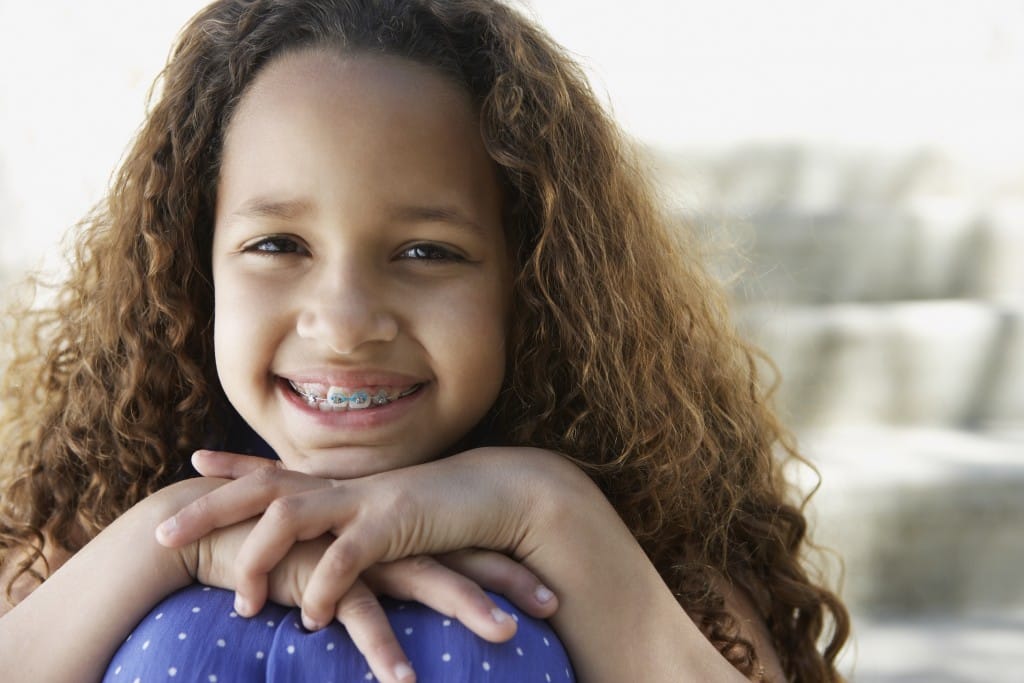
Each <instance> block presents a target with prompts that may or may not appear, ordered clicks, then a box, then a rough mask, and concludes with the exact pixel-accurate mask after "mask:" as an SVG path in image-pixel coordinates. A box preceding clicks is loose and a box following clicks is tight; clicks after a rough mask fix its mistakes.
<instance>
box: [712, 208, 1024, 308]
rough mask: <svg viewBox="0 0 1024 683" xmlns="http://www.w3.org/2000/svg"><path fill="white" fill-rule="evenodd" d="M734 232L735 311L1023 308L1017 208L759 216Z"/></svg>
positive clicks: (1023, 238) (764, 212)
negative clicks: (870, 305) (759, 307)
mask: <svg viewBox="0 0 1024 683" xmlns="http://www.w3.org/2000/svg"><path fill="white" fill-rule="evenodd" d="M698 220H703V219H701V218H698ZM726 229H727V230H728V229H729V228H728V227H727V228H726ZM734 231H735V232H736V233H737V234H738V235H739V239H738V240H737V241H738V243H739V245H738V253H737V257H738V258H739V259H744V261H743V262H739V261H734V263H733V265H732V266H731V267H732V268H733V269H734V272H735V273H736V276H735V277H734V278H732V280H733V283H734V291H735V293H736V296H737V298H738V299H739V300H741V301H744V302H759V301H772V302H786V303H810V304H822V303H835V302H855V301H865V302H879V301H903V300H917V299H983V300H990V301H1001V302H1005V303H1011V302H1014V301H1016V302H1024V201H1022V202H1020V203H1019V205H1011V204H1009V203H1006V204H1004V205H1001V206H988V207H978V206H973V205H971V204H970V203H969V202H965V201H956V200H942V199H936V198H933V199H929V200H917V201H914V202H912V203H908V204H903V205H873V206H872V205H861V206H857V207H839V208H834V209H832V210H830V211H827V212H796V211H792V210H786V209H770V208H767V209H766V208H762V209H759V210H757V211H755V212H753V213H751V214H749V215H747V216H745V217H744V218H743V219H742V222H741V223H737V225H736V227H735V228H734Z"/></svg>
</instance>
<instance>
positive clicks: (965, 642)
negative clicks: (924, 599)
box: [840, 610, 1024, 683]
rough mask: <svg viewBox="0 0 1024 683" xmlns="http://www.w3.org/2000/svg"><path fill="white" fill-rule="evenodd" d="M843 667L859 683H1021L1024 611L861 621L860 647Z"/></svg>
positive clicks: (856, 636)
mask: <svg viewBox="0 0 1024 683" xmlns="http://www.w3.org/2000/svg"><path fill="white" fill-rule="evenodd" d="M840 661H841V668H842V670H843V671H844V673H846V674H847V675H848V677H849V680H851V681H856V683H980V682H984V683H1020V681H1021V680H1022V679H1024V673H1022V672H1024V611H1020V610H992V611H981V612H975V613H972V614H966V615H960V616H954V617H951V616H940V617H935V616H933V617H889V618H874V617H856V616H855V618H854V643H853V645H852V646H851V647H850V649H849V650H848V651H847V652H846V654H845V655H844V657H843V658H842V659H841V660H840Z"/></svg>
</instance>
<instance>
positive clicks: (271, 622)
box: [267, 619, 274, 628]
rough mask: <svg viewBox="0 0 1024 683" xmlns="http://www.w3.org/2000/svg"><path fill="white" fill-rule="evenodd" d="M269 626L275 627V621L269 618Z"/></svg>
mask: <svg viewBox="0 0 1024 683" xmlns="http://www.w3.org/2000/svg"><path fill="white" fill-rule="evenodd" d="M267 626H269V627H271V628H273V627H274V621H273V620H272V619H270V620H268V621H267Z"/></svg>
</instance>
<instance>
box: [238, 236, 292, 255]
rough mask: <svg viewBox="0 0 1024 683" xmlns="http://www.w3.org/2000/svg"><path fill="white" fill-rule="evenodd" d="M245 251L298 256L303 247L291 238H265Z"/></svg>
mask: <svg viewBox="0 0 1024 683" xmlns="http://www.w3.org/2000/svg"><path fill="white" fill-rule="evenodd" d="M244 251H247V252H254V253H257V254H297V253H299V252H301V251H302V246H301V245H300V244H299V243H298V242H297V241H295V240H294V239H292V238H291V237H280V236H278V237H265V238H263V239H261V240H259V241H257V242H253V243H252V244H250V245H248V246H247V247H246V248H245V250H244Z"/></svg>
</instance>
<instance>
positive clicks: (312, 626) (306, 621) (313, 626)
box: [302, 614, 320, 631]
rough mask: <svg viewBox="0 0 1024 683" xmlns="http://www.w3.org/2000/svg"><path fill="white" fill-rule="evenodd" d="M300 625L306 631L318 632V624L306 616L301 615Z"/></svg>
mask: <svg viewBox="0 0 1024 683" xmlns="http://www.w3.org/2000/svg"><path fill="white" fill-rule="evenodd" d="M302 625H303V626H304V627H305V628H306V630H307V631H319V630H320V624H318V623H316V622H315V621H313V619H311V618H310V617H309V615H308V614H303V615H302Z"/></svg>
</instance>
